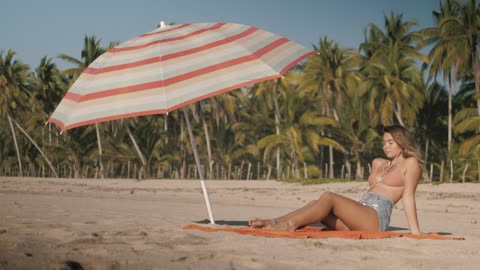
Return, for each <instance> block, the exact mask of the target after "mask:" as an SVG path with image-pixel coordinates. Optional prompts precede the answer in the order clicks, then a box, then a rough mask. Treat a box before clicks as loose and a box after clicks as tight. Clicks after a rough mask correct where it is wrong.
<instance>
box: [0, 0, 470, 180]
mask: <svg viewBox="0 0 480 270" xmlns="http://www.w3.org/2000/svg"><path fill="white" fill-rule="evenodd" d="M432 15H433V16H432V17H433V20H434V26H432V27H428V28H420V27H419V26H418V24H417V23H416V21H415V20H411V19H405V18H404V16H403V14H396V13H394V12H390V13H389V14H387V15H385V16H384V24H383V25H381V26H377V25H375V24H370V25H368V26H367V27H366V29H365V38H364V41H363V42H362V43H361V45H360V46H359V47H358V48H355V49H352V48H344V47H342V46H341V45H340V44H338V43H337V42H335V41H333V40H330V39H328V38H327V37H323V38H321V39H320V41H319V43H318V44H317V45H314V46H313V47H314V49H315V50H316V51H317V54H316V55H314V56H312V57H310V58H308V59H307V60H306V61H304V62H303V63H301V64H300V65H298V66H297V67H295V68H294V69H292V70H290V71H288V72H287V73H286V74H285V75H284V78H281V79H276V80H271V81H266V82H262V83H258V84H255V85H252V86H249V87H243V88H241V89H237V90H234V91H230V92H228V93H224V94H221V95H218V96H215V97H211V98H209V99H206V100H203V101H201V102H197V103H195V104H193V105H189V106H188V112H189V115H191V117H192V118H193V121H192V124H193V133H194V136H195V141H196V143H197V147H198V150H199V154H200V158H201V163H202V169H203V171H204V172H206V176H207V178H209V179H274V178H275V179H285V178H343V179H365V177H366V176H368V173H369V170H370V165H369V163H370V162H371V160H372V159H373V158H374V157H378V156H382V149H381V136H382V128H383V126H386V125H392V124H398V125H402V126H405V127H407V128H409V129H410V130H411V131H412V132H413V133H414V135H415V136H416V139H417V141H418V142H419V147H420V149H421V152H422V154H423V161H424V164H425V170H424V179H426V180H432V181H441V182H443V181H463V182H465V181H480V62H479V52H478V48H479V45H478V41H479V38H480V37H479V33H480V6H479V5H477V3H476V1H475V0H468V1H466V2H465V3H464V2H462V1H455V0H445V1H443V2H440V4H439V9H438V10H434V11H432ZM416 28H419V29H416ZM116 44H118V43H111V44H109V45H108V46H107V47H106V48H103V47H102V46H100V40H99V39H97V37H95V36H85V38H84V46H83V49H82V51H81V54H80V58H78V59H77V58H75V57H72V56H69V55H65V54H60V55H58V57H59V58H61V59H63V60H64V61H67V62H69V63H71V64H72V66H73V68H68V69H65V70H59V68H58V67H57V66H56V64H55V63H53V61H52V59H51V58H48V57H44V58H42V59H41V60H40V64H39V65H38V66H37V67H36V68H35V69H34V70H31V69H30V67H29V66H28V65H26V64H24V63H23V62H22V61H21V60H18V59H16V53H15V51H14V50H8V51H6V52H5V51H1V52H0V93H1V95H0V114H1V115H0V127H1V128H0V153H1V154H0V164H1V166H0V175H4V176H34V177H65V178H71V177H76V178H78V177H80V178H106V177H108V178H179V179H187V178H198V175H197V171H196V166H195V162H194V159H193V155H192V151H191V146H190V142H189V139H188V134H187V132H186V127H185V124H184V123H185V121H184V119H183V114H182V113H180V112H177V111H174V112H171V113H169V114H168V115H152V116H143V117H136V118H129V119H122V120H115V121H110V122H103V123H97V124H93V125H89V126H85V127H79V128H75V129H71V130H68V131H66V132H64V133H63V134H60V132H59V130H58V128H57V127H55V126H54V125H52V124H50V123H49V124H46V122H47V119H48V117H49V116H50V115H51V114H52V113H53V111H54V109H55V108H56V106H57V105H58V103H59V102H60V100H61V99H62V98H63V96H64V95H65V93H66V91H67V90H68V89H69V86H71V85H72V83H73V82H74V81H75V79H76V78H77V77H78V76H79V75H80V74H81V72H82V71H83V70H84V69H85V68H86V67H87V66H88V65H89V64H90V63H92V62H93V61H94V60H95V59H96V58H97V57H98V56H100V55H101V54H102V53H104V52H105V51H106V50H108V49H109V48H112V47H113V46H115V45H116Z"/></svg>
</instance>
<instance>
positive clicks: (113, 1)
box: [0, 0, 440, 70]
mask: <svg viewBox="0 0 480 270" xmlns="http://www.w3.org/2000/svg"><path fill="white" fill-rule="evenodd" d="M439 4H440V0H295V1H292V0H190V1H186V0H169V1H167V0H81V1H79V0H0V52H1V51H3V53H4V54H5V53H6V51H8V50H9V49H12V50H14V51H15V52H16V53H17V54H16V58H15V59H17V60H21V61H22V62H24V63H26V64H28V65H29V66H30V68H31V69H32V70H33V69H35V68H36V67H37V66H38V65H39V63H40V60H41V58H42V57H44V56H47V57H49V58H52V61H53V62H54V63H56V64H57V65H58V67H59V68H60V69H63V68H67V67H69V66H70V64H68V63H66V62H65V61H63V60H61V59H59V58H58V57H57V56H58V55H59V54H60V53H64V54H68V55H70V56H73V57H75V58H77V59H80V53H81V51H82V49H83V39H84V37H85V36H86V35H87V36H92V35H95V36H96V37H97V38H98V39H100V40H101V42H100V44H101V46H104V47H106V46H107V45H108V44H109V43H110V42H111V41H118V42H123V41H126V40H128V39H130V38H133V37H136V36H138V35H141V34H143V33H146V32H150V31H152V30H154V29H155V28H156V27H157V25H158V24H159V22H160V21H165V22H166V23H178V24H181V23H194V22H234V23H240V24H246V25H251V26H255V27H259V28H262V29H264V30H267V31H270V32H273V33H275V34H277V35H280V36H283V37H286V38H288V39H291V40H293V41H296V42H298V43H300V44H302V45H304V46H306V47H308V48H312V45H318V42H319V41H320V39H322V38H324V37H327V38H328V39H329V40H334V41H336V42H338V43H339V44H340V45H341V46H342V47H345V48H358V46H359V45H360V43H361V42H362V41H363V40H364V31H365V29H366V28H367V27H368V25H369V24H371V23H374V24H376V25H377V26H379V27H381V28H382V29H383V25H384V16H385V15H388V14H389V13H390V12H391V11H393V12H395V13H397V14H400V13H401V14H403V18H404V19H405V20H410V19H412V20H416V21H417V22H418V24H419V26H418V28H419V29H420V28H424V27H428V26H432V25H433V19H432V11H433V10H438V7H439Z"/></svg>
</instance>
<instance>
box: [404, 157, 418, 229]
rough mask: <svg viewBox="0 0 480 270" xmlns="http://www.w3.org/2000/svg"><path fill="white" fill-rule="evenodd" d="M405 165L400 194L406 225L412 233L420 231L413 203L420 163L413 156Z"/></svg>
mask: <svg viewBox="0 0 480 270" xmlns="http://www.w3.org/2000/svg"><path fill="white" fill-rule="evenodd" d="M405 161H406V164H405V165H406V166H405V172H404V176H405V185H404V189H403V195H402V204H403V208H404V209H405V214H406V216H407V222H408V226H409V227H410V231H411V232H412V233H413V234H419V233H420V226H419V225H418V217H417V206H416V203H415V191H416V190H417V185H418V181H419V179H420V176H421V174H422V170H421V168H420V164H419V163H418V161H417V160H416V159H415V158H408V159H407V160H405Z"/></svg>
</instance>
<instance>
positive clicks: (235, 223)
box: [193, 219, 325, 227]
mask: <svg viewBox="0 0 480 270" xmlns="http://www.w3.org/2000/svg"><path fill="white" fill-rule="evenodd" d="M193 222H194V223H197V224H210V220H209V219H204V220H197V221H193ZM215 224H216V225H225V226H248V221H246V220H215ZM309 226H311V227H325V226H324V225H322V224H321V223H314V224H311V225H309Z"/></svg>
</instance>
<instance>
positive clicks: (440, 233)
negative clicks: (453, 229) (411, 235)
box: [388, 226, 452, 235]
mask: <svg viewBox="0 0 480 270" xmlns="http://www.w3.org/2000/svg"><path fill="white" fill-rule="evenodd" d="M388 230H389V231H409V229H408V228H404V227H393V226H390V227H388ZM434 233H436V234H438V235H452V234H451V233H449V232H434Z"/></svg>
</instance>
